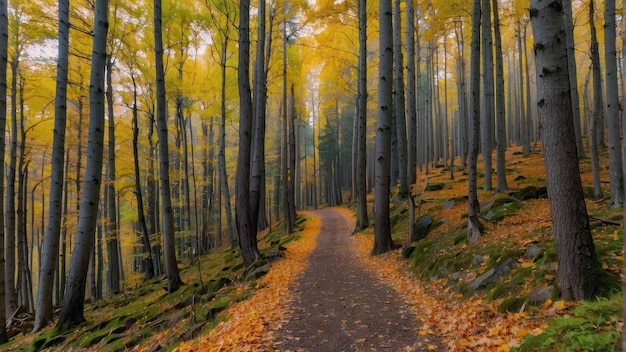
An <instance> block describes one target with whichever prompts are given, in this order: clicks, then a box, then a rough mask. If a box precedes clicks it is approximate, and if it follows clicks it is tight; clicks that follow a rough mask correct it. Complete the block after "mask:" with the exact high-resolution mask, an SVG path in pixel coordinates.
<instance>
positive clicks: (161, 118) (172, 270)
mask: <svg viewBox="0 0 626 352" xmlns="http://www.w3.org/2000/svg"><path fill="white" fill-rule="evenodd" d="M161 21H162V8H161V0H154V42H155V56H156V60H155V69H156V89H157V99H156V100H157V117H156V122H157V130H158V136H159V178H160V186H161V187H160V189H161V212H162V214H161V215H162V216H163V229H162V233H163V259H164V261H165V273H166V275H167V292H169V293H172V292H174V291H176V290H177V289H178V288H179V287H180V286H181V285H182V284H183V282H182V280H181V279H180V276H179V274H178V265H177V263H176V244H175V241H176V239H175V233H174V214H173V210H172V199H171V191H170V175H169V174H170V172H169V167H170V162H169V146H168V140H169V138H168V130H167V111H166V109H165V103H166V102H165V99H166V98H165V77H164V72H163V32H162V24H161Z"/></svg>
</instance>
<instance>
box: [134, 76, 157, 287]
mask: <svg viewBox="0 0 626 352" xmlns="http://www.w3.org/2000/svg"><path fill="white" fill-rule="evenodd" d="M131 79H132V81H133V121H132V124H133V166H134V168H133V172H134V176H135V197H136V198H137V221H138V222H139V228H140V230H141V240H142V244H143V252H142V255H141V257H142V260H143V267H144V270H145V272H144V274H145V278H146V280H150V279H152V278H153V277H154V273H155V272H156V271H157V270H156V268H155V265H154V264H155V263H154V262H153V261H152V247H151V246H150V232H149V231H148V225H147V224H146V216H145V214H144V206H143V193H142V191H141V176H140V172H139V171H140V169H139V149H138V145H139V121H138V118H137V117H138V107H137V85H136V83H135V76H134V74H132V73H131Z"/></svg>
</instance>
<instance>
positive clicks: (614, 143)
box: [604, 0, 624, 208]
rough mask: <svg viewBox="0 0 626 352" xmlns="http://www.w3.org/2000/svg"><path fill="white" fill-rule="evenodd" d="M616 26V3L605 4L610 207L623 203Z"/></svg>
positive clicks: (613, 0) (616, 206) (607, 0)
mask: <svg viewBox="0 0 626 352" xmlns="http://www.w3.org/2000/svg"><path fill="white" fill-rule="evenodd" d="M615 32H616V25H615V0H605V1H604V60H605V65H606V107H607V108H606V112H607V127H608V130H609V174H610V182H611V204H610V205H609V206H610V207H611V208H620V207H622V205H623V204H624V178H623V172H622V150H621V144H622V141H621V136H620V128H621V126H620V106H619V88H618V87H619V85H618V83H617V74H618V72H617V48H616V43H615V41H616V39H615V36H616V33H615Z"/></svg>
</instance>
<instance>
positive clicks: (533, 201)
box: [0, 148, 623, 352]
mask: <svg viewBox="0 0 626 352" xmlns="http://www.w3.org/2000/svg"><path fill="white" fill-rule="evenodd" d="M457 164H458V159H457ZM479 165H480V164H479ZM601 165H602V168H601V179H602V181H603V183H602V185H603V187H605V188H606V189H604V191H605V192H607V193H608V186H609V185H608V182H606V181H608V177H609V176H608V167H606V165H608V162H607V158H606V153H604V154H602V158H601ZM580 168H581V173H582V181H583V188H584V192H585V196H586V202H587V209H588V212H589V215H590V219H591V227H592V233H593V236H594V242H595V246H596V252H597V254H598V257H599V259H600V261H601V263H602V266H603V268H604V269H605V270H606V271H607V272H608V273H610V274H611V275H612V277H613V278H614V279H615V280H614V281H612V282H607V283H606V290H607V291H608V294H606V297H600V298H598V299H596V300H593V301H591V302H564V301H562V300H560V299H559V298H558V290H556V289H555V277H556V269H557V265H556V250H555V247H554V240H553V238H552V233H551V218H550V207H549V200H548V199H547V197H546V194H545V170H544V165H543V158H542V155H541V154H540V153H531V154H527V155H523V154H521V153H520V149H519V148H511V149H510V150H509V151H508V153H507V170H506V176H507V181H508V184H509V188H510V190H509V191H507V192H501V193H494V192H492V191H483V190H482V184H479V200H480V202H481V209H482V218H481V221H482V223H483V225H484V235H483V236H482V237H480V239H479V240H478V241H477V242H476V243H473V244H469V243H468V242H467V240H466V237H467V234H466V224H467V218H466V216H467V201H466V199H465V198H464V195H465V194H466V193H467V175H466V174H465V173H464V172H463V171H462V170H455V169H454V168H450V167H449V166H447V165H436V166H434V167H433V168H431V169H430V170H429V174H428V176H427V177H426V175H424V172H420V179H419V181H418V182H417V184H415V185H414V186H413V188H412V193H413V196H414V198H415V200H416V201H418V206H417V208H416V211H417V217H418V219H423V217H424V216H426V215H427V216H428V217H430V218H431V222H432V224H431V225H430V226H429V231H428V233H427V235H426V236H425V238H423V239H421V240H420V241H418V242H413V243H409V242H408V240H407V237H408V236H407V234H408V228H409V221H408V220H409V217H408V213H409V212H408V201H407V200H406V199H404V200H403V199H399V198H398V197H393V196H392V204H391V209H390V210H391V223H392V227H393V230H392V232H393V238H394V243H395V244H396V245H397V249H396V250H393V251H391V252H389V253H386V254H383V255H379V256H371V255H370V251H371V249H372V247H373V234H374V231H373V229H372V228H369V229H366V230H365V231H363V232H361V233H357V234H354V235H351V232H352V229H353V227H354V212H353V211H352V210H351V209H349V208H332V209H321V210H317V211H307V212H302V213H300V215H301V217H300V219H299V221H298V227H297V231H296V232H295V233H294V234H290V235H284V234H283V233H282V230H281V228H280V226H279V227H275V228H274V229H273V230H272V231H266V232H263V233H261V234H260V236H259V247H260V249H261V251H262V253H264V254H265V255H266V257H267V260H263V261H261V262H260V263H259V265H258V266H257V267H255V268H253V270H249V271H248V272H244V270H243V266H242V263H241V258H240V256H239V254H238V252H237V251H233V250H230V249H222V250H219V251H213V252H212V253H210V254H208V255H206V256H202V257H199V258H196V259H195V260H194V261H193V262H191V263H181V268H182V270H181V275H182V278H183V281H184V282H185V286H183V288H181V289H180V290H179V291H177V292H176V293H174V294H172V295H168V294H166V293H165V292H164V291H163V289H162V286H163V282H162V280H160V279H154V280H151V281H149V282H147V283H145V284H143V285H140V286H137V287H134V288H132V289H131V288H128V289H127V290H125V291H124V292H123V293H122V294H120V295H117V296H114V297H111V298H107V299H105V300H102V301H99V302H94V303H89V304H87V306H86V312H85V317H86V319H87V322H86V323H84V324H83V325H81V326H80V327H78V328H77V329H76V330H74V331H70V332H62V333H61V332H58V331H56V330H55V329H48V330H46V331H44V332H43V333H42V334H39V335H33V334H29V333H28V327H25V328H24V329H23V333H20V334H18V335H17V336H13V337H12V339H11V342H10V343H9V344H7V345H2V346H0V350H10V351H26V350H35V351H39V350H50V351H56V350H63V351H149V352H150V351H161V350H165V351H172V350H176V351H179V352H184V351H305V350H306V351H340V350H345V351H427V350H448V351H509V350H517V351H562V350H568V351H584V350H594V351H617V350H619V334H620V332H621V329H622V327H623V321H622V318H621V309H622V300H621V288H620V287H619V282H618V281H619V279H620V278H623V253H622V239H623V230H622V229H623V227H622V224H621V223H622V218H623V215H622V209H609V208H608V204H607V201H606V199H592V195H593V188H592V187H591V185H592V184H593V183H592V176H591V163H590V161H589V160H588V159H583V160H581V162H580ZM451 170H452V171H454V172H453V173H451V172H450V171H451ZM452 175H453V176H454V178H452V177H451V176H452ZM479 176H480V177H479V182H483V181H484V178H483V177H484V175H483V174H480V175H479ZM494 181H495V175H494ZM525 192H530V196H528V194H526V193H525ZM522 198H523V199H522ZM369 201H370V202H371V201H372V198H370V199H369ZM370 209H371V207H370ZM373 220H374V219H373V217H372V216H370V226H372V224H373ZM418 221H419V220H418ZM276 253H280V255H279V258H278V259H275V254H276Z"/></svg>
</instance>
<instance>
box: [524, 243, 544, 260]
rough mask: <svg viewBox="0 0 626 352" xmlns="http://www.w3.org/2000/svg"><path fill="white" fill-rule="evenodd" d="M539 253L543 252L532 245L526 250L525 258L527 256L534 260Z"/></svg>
mask: <svg viewBox="0 0 626 352" xmlns="http://www.w3.org/2000/svg"><path fill="white" fill-rule="evenodd" d="M541 252H543V250H542V249H541V247H539V246H535V245H532V246H528V248H526V256H528V258H532V259H535V258H537V257H538V256H539V255H540V254H541Z"/></svg>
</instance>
